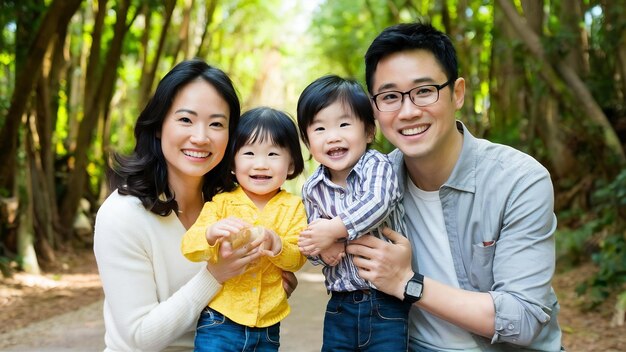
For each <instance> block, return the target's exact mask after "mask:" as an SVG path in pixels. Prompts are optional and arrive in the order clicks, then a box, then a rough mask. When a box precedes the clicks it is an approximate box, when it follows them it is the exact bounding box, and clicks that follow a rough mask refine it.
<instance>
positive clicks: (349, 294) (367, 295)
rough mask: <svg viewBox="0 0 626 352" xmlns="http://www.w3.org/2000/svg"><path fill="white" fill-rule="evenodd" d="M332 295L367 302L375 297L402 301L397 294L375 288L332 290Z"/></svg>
mask: <svg viewBox="0 0 626 352" xmlns="http://www.w3.org/2000/svg"><path fill="white" fill-rule="evenodd" d="M330 293H331V295H332V296H333V297H335V298H340V299H348V300H351V301H353V302H357V303H358V302H365V301H369V300H375V299H385V300H395V301H400V300H399V299H398V298H396V297H395V296H391V295H388V294H386V293H384V292H382V291H378V290H374V289H369V290H368V289H363V290H356V291H331V292H330Z"/></svg>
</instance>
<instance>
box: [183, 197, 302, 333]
mask: <svg viewBox="0 0 626 352" xmlns="http://www.w3.org/2000/svg"><path fill="white" fill-rule="evenodd" d="M229 216H232V217H237V218H240V219H242V220H244V221H247V222H249V223H251V224H253V225H259V226H263V227H266V228H268V229H271V230H273V231H274V232H276V234H278V236H279V237H280V238H281V240H282V245H283V248H282V251H281V252H280V253H279V254H278V255H277V256H275V257H267V256H262V257H261V258H260V259H259V260H258V261H257V262H256V263H253V264H252V265H250V266H249V267H248V268H247V269H246V271H245V272H244V273H243V274H241V275H239V276H237V277H234V278H232V279H230V280H228V281H226V282H225V283H224V285H223V288H222V291H221V292H220V293H218V294H217V295H216V296H215V298H213V300H212V301H211V302H209V307H211V308H212V309H215V310H216V311H218V312H220V313H222V314H224V315H225V316H227V317H228V318H229V319H230V320H232V321H234V322H236V323H239V324H242V325H245V326H252V327H266V326H270V325H273V324H275V323H277V322H279V321H281V320H282V319H283V318H285V317H286V316H287V315H288V314H289V311H290V308H289V304H288V303H287V295H286V294H285V290H284V289H283V285H282V276H281V275H282V271H283V270H286V271H297V270H299V269H300V268H301V267H302V265H304V263H305V262H306V257H304V256H303V255H302V254H301V253H300V250H299V249H298V236H299V234H300V231H302V230H303V229H304V228H306V226H307V219H306V212H305V210H304V205H303V204H302V199H301V198H300V197H297V196H294V195H292V194H290V193H288V192H287V191H284V190H282V191H280V192H279V193H278V194H277V195H276V196H274V198H272V199H271V200H270V201H269V202H268V203H267V204H266V205H265V207H264V208H263V210H262V211H259V209H258V208H257V207H256V206H255V205H254V203H253V202H252V201H251V200H250V199H249V198H248V196H247V195H246V194H245V193H244V191H243V190H242V189H241V187H238V188H237V189H235V190H234V191H232V192H228V193H220V194H218V195H216V196H215V197H213V200H212V201H210V202H207V203H205V205H204V208H203V209H202V212H201V213H200V216H199V217H198V220H196V222H195V224H193V226H192V227H191V228H190V229H189V230H188V231H187V233H185V236H184V237H183V241H182V245H181V249H182V252H183V254H184V255H185V257H187V259H189V260H192V261H196V262H199V261H207V260H209V259H212V258H217V252H218V251H219V246H218V245H215V246H209V244H208V243H207V241H206V235H205V233H206V229H207V227H208V226H209V225H211V224H214V223H215V222H217V221H218V220H221V219H224V218H226V217H229Z"/></svg>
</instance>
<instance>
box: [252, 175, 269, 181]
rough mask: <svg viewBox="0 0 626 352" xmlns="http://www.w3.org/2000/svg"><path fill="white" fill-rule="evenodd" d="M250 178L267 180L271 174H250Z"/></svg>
mask: <svg viewBox="0 0 626 352" xmlns="http://www.w3.org/2000/svg"><path fill="white" fill-rule="evenodd" d="M250 178H251V179H253V180H269V179H271V178H272V176H265V175H251V176H250Z"/></svg>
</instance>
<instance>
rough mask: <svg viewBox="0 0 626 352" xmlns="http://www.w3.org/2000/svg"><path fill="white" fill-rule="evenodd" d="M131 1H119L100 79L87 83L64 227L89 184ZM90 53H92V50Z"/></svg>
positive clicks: (62, 210)
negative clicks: (93, 147) (90, 155)
mask: <svg viewBox="0 0 626 352" xmlns="http://www.w3.org/2000/svg"><path fill="white" fill-rule="evenodd" d="M129 3H130V1H129V0H123V1H119V2H118V7H117V11H116V22H115V26H114V34H113V39H112V40H111V45H110V48H109V51H108V53H107V55H106V58H105V62H104V66H103V69H102V71H101V73H100V74H99V75H97V77H99V78H100V79H99V80H96V81H95V82H97V86H90V85H89V84H87V86H88V89H86V92H85V98H86V100H85V108H84V109H85V110H84V112H85V113H84V117H83V120H82V121H81V123H80V126H79V129H78V135H77V138H76V145H75V148H74V149H73V151H72V154H73V156H74V162H73V165H72V169H71V170H70V172H69V177H68V182H67V191H66V193H65V196H64V197H63V200H62V202H61V207H60V218H61V226H62V227H63V228H65V229H71V228H72V224H73V223H74V218H75V216H76V212H77V210H78V204H79V202H80V199H81V198H82V196H83V194H84V192H85V187H86V185H87V183H86V181H87V172H86V170H87V165H88V162H89V160H88V150H89V148H90V146H91V141H92V139H93V132H94V129H95V128H96V127H97V125H98V119H100V118H103V116H104V113H105V110H106V105H107V104H108V102H109V101H110V97H111V92H112V91H113V86H114V84H115V80H116V79H117V67H118V65H119V62H120V60H121V55H122V44H123V42H124V37H125V36H126V33H127V32H128V29H129V25H128V24H127V23H126V20H127V15H128V12H129V7H130V4H129ZM98 42H99V41H98ZM94 44H95V42H94ZM94 49H95V48H94ZM91 55H92V56H93V51H92V54H91ZM89 60H90V65H91V64H93V63H94V61H92V58H91V57H90V59H89ZM92 70H96V68H92ZM94 72H95V71H92V74H93V75H95V73H94ZM90 77H91V76H90ZM91 84H93V82H92V83H91Z"/></svg>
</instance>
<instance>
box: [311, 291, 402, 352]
mask: <svg viewBox="0 0 626 352" xmlns="http://www.w3.org/2000/svg"><path fill="white" fill-rule="evenodd" d="M410 308H411V305H410V304H407V303H403V302H402V301H400V300H399V299H397V298H395V297H393V296H389V295H387V294H385V293H382V292H380V291H377V290H359V291H353V292H332V296H331V298H330V300H329V301H328V305H327V307H326V315H325V317H324V343H323V345H322V351H407V348H408V326H407V322H408V315H409V309H410Z"/></svg>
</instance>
